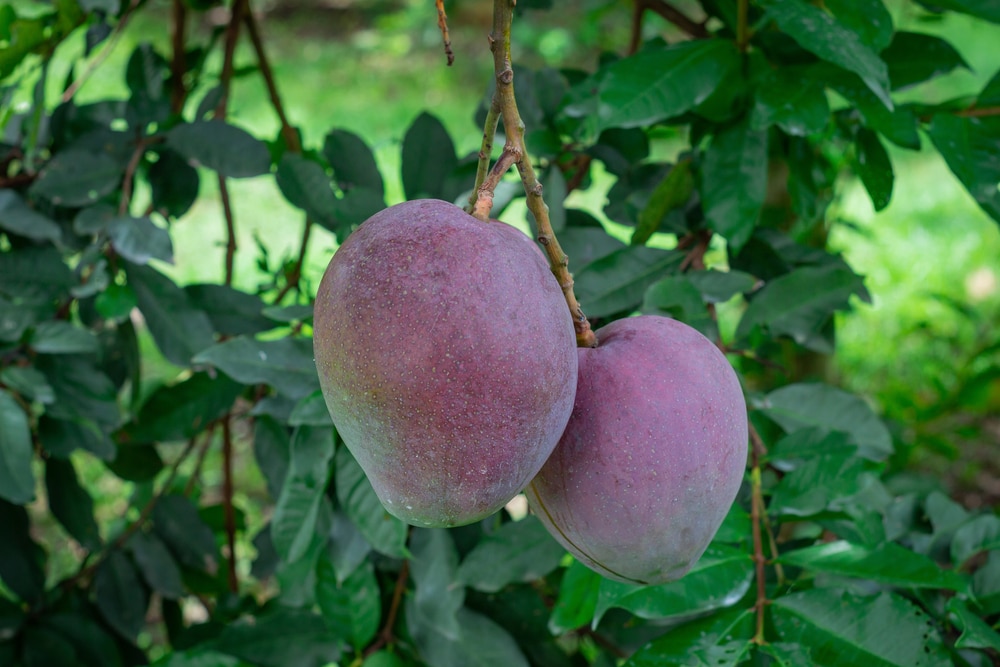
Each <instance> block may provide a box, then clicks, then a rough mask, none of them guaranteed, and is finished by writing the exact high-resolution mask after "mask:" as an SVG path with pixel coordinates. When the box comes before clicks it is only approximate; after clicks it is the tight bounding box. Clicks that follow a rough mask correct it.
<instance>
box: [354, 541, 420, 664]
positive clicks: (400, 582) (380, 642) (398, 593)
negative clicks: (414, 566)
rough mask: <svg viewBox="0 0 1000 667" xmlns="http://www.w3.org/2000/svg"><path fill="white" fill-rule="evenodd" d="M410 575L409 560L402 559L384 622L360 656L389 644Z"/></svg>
mask: <svg viewBox="0 0 1000 667" xmlns="http://www.w3.org/2000/svg"><path fill="white" fill-rule="evenodd" d="M409 576H410V561H408V560H404V561H403V564H402V565H401V566H400V568H399V574H398V575H397V576H396V587H395V588H394V589H393V591H392V602H390V603H389V611H388V612H387V613H386V615H385V623H384V624H383V625H382V630H380V631H379V633H378V636H377V637H376V638H375V640H374V641H373V642H372V643H371V644H369V645H368V646H367V647H365V650H364V651H363V652H362V657H364V658H367V657H368V656H370V655H371V654H372V653H375V652H376V651H378V650H379V649H381V648H382V647H383V646H386V645H387V644H390V643H391V642H392V640H393V633H392V628H393V626H394V625H396V616H397V615H398V614H399V607H400V605H401V604H402V602H403V592H404V591H405V590H406V580H407V579H408V578H409Z"/></svg>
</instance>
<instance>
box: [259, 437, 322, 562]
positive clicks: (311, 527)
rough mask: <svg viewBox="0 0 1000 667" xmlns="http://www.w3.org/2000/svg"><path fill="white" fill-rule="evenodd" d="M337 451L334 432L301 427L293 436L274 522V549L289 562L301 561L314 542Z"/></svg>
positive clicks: (272, 536)
mask: <svg viewBox="0 0 1000 667" xmlns="http://www.w3.org/2000/svg"><path fill="white" fill-rule="evenodd" d="M333 452H334V440H333V431H332V429H329V428H313V427H311V426H300V427H299V428H297V429H296V430H295V433H294V434H293V435H292V442H291V450H290V454H291V458H290V461H289V466H288V473H287V477H286V479H285V483H284V485H283V486H282V488H281V496H280V497H279V498H278V502H277V505H276V506H275V509H274V519H273V520H272V522H271V538H272V540H273V541H274V548H275V549H276V550H277V552H278V554H279V555H281V557H282V558H283V559H284V560H286V561H288V562H293V561H297V560H299V559H300V558H301V557H302V556H303V555H304V554H305V552H306V549H307V548H308V547H309V544H310V542H312V539H313V535H314V533H315V532H316V520H317V517H318V513H319V505H320V501H321V500H322V498H323V494H324V492H325V490H326V483H327V479H328V478H329V475H330V460H331V459H332V458H333Z"/></svg>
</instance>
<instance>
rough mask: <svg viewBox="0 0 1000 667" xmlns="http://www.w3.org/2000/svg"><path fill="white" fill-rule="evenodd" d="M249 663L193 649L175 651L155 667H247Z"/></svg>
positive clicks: (221, 654) (157, 662)
mask: <svg viewBox="0 0 1000 667" xmlns="http://www.w3.org/2000/svg"><path fill="white" fill-rule="evenodd" d="M245 665H247V663H245V662H243V661H242V660H240V659H239V658H236V657H234V656H231V655H226V654H224V653H219V652H218V651H206V650H205V649H203V648H193V649H190V650H188V651H175V652H171V653H168V654H167V655H165V656H163V658H162V659H160V660H157V661H156V662H154V663H153V667H245Z"/></svg>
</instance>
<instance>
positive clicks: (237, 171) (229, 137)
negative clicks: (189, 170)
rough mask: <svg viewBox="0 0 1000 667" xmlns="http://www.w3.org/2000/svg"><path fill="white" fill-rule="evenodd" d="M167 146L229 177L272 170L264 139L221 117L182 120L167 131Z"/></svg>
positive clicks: (264, 172)
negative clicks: (194, 120) (189, 120)
mask: <svg viewBox="0 0 1000 667" xmlns="http://www.w3.org/2000/svg"><path fill="white" fill-rule="evenodd" d="M166 137H167V146H168V147H170V148H172V149H173V150H175V151H177V152H178V153H179V154H180V155H182V156H183V157H185V158H187V160H188V161H189V162H192V163H194V164H196V165H200V166H203V167H207V168H208V169H211V170H213V171H217V172H218V173H219V174H221V175H222V176H226V177H229V178H247V177H251V176H260V175H261V174H266V173H268V172H269V171H270V170H271V154H270V153H269V152H268V150H267V146H266V145H265V144H264V142H262V141H260V140H259V139H257V138H255V137H254V136H252V135H251V134H250V133H248V132H247V131H246V130H243V129H240V128H238V127H236V126H235V125H230V124H229V123H225V122H223V121H220V120H210V121H196V122H194V123H182V124H181V125H177V126H175V127H173V128H172V129H171V130H170V131H168V132H167V134H166Z"/></svg>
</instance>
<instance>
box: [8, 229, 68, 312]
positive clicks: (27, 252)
mask: <svg viewBox="0 0 1000 667" xmlns="http://www.w3.org/2000/svg"><path fill="white" fill-rule="evenodd" d="M75 283H76V280H75V278H74V277H73V272H72V271H70V269H69V267H68V266H66V264H64V263H63V259H62V255H60V254H59V251H58V250H56V249H55V248H54V247H52V246H50V245H45V246H33V247H27V248H19V249H18V250H17V251H15V252H0V294H6V295H8V296H14V297H22V298H24V299H30V300H32V301H36V302H37V301H48V300H51V299H56V298H61V297H62V296H63V294H64V293H65V292H67V291H68V290H69V289H70V288H71V287H72V286H73V285H74V284H75ZM5 328H6V327H5V326H0V332H2V331H3V330H4V329H5Z"/></svg>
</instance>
